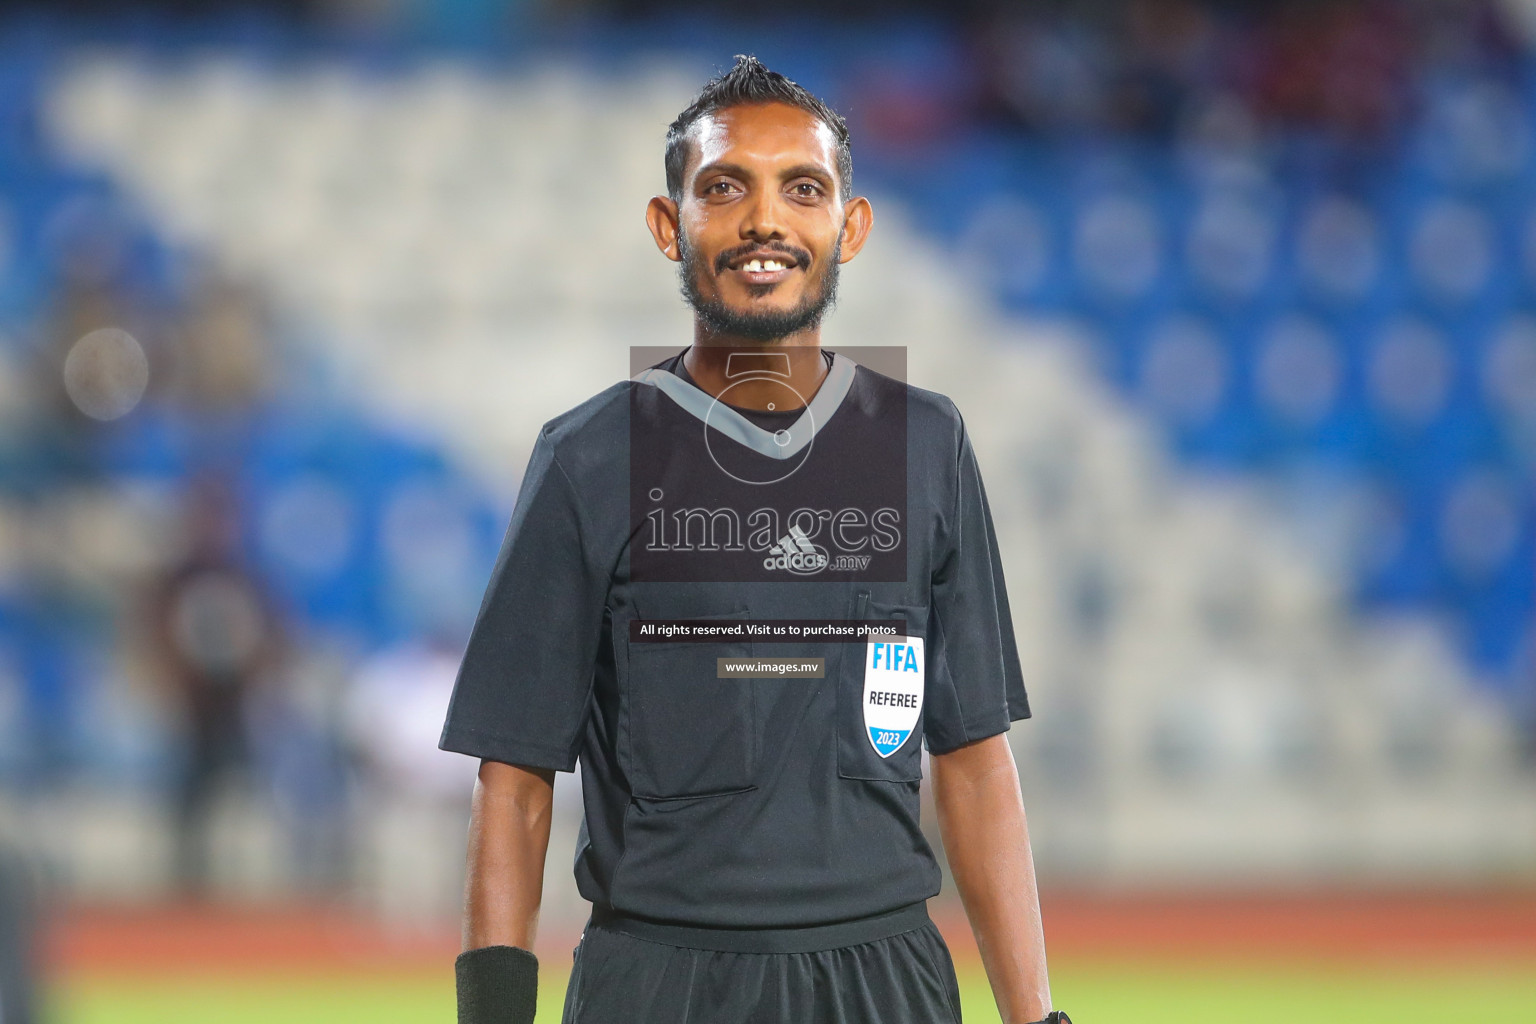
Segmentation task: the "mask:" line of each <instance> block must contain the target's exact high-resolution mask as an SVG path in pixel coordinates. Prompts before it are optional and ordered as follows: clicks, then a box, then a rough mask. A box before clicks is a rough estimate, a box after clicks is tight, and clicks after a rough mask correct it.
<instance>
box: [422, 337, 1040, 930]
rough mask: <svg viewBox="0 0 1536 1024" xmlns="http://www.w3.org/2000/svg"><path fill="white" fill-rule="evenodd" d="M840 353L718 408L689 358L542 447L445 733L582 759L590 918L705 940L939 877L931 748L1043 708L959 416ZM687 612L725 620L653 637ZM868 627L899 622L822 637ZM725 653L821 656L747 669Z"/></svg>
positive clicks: (837, 917) (456, 739) (512, 756)
mask: <svg viewBox="0 0 1536 1024" xmlns="http://www.w3.org/2000/svg"><path fill="white" fill-rule="evenodd" d="M824 354H825V355H826V357H827V359H828V364H829V365H828V371H827V375H826V377H825V379H824V380H823V382H822V384H821V385H820V388H819V390H818V391H817V392H816V393H815V395H814V396H812V397H811V398H810V401H809V403H808V404H806V405H805V406H804V408H800V407H799V404H798V403H795V404H793V405H791V406H790V407H788V408H785V409H780V410H777V411H775V412H773V413H757V412H752V411H748V410H743V409H737V408H735V407H732V406H731V405H730V404H729V392H727V393H726V394H724V395H722V396H721V400H719V401H717V400H715V399H714V398H712V397H711V396H709V395H708V394H707V393H705V392H703V391H702V390H700V389H699V388H697V387H696V386H695V385H694V384H693V383H691V382H690V381H689V380H688V379H687V377H686V374H683V373H681V357H680V356H679V357H674V358H673V359H670V360H668V361H666V362H664V363H662V364H660V365H658V366H656V367H653V368H651V369H650V370H647V371H644V372H642V373H641V374H639V375H638V376H637V377H636V378H635V379H633V380H630V381H625V382H622V383H619V384H616V385H614V386H613V387H610V388H608V389H607V390H605V391H603V392H602V393H601V394H599V395H597V396H596V397H594V398H592V399H590V400H589V401H587V402H585V403H583V404H582V405H580V406H578V407H577V408H575V409H573V410H572V411H570V412H568V413H566V414H564V415H562V416H559V417H557V418H556V419H554V420H552V421H550V422H549V423H548V424H547V425H546V426H545V427H544V429H543V430H542V431H541V432H540V435H539V437H538V440H537V443H536V444H535V447H534V452H533V456H532V459H531V460H530V462H529V465H528V469H527V472H526V475H525V476H524V478H523V482H522V488H521V491H520V493H519V496H518V500H517V505H516V508H515V511H514V512H513V515H512V521H511V524H510V526H509V527H508V530H507V534H506V538H505V540H504V542H503V544H502V548H501V552H500V555H499V557H498V559H497V562H496V566H495V569H494V572H493V575H492V579H491V582H490V585H489V587H488V589H487V591H486V594H485V598H484V601H483V603H482V605H481V608H480V613H479V616H478V618H477V620H476V623H475V627H474V631H473V633H472V635H471V638H470V641H469V645H468V649H467V651H466V653H465V656H464V660H463V664H462V667H461V668H460V671H459V676H458V681H457V684H456V686H455V689H454V694H453V699H452V702H451V704H450V707H449V711H448V717H447V722H446V725H445V726H444V729H443V733H442V739H441V742H440V746H441V747H442V748H443V749H446V750H455V751H460V752H462V753H465V754H470V755H473V756H476V757H483V758H490V759H493V760H497V761H504V762H508V763H512V764H519V765H527V766H533V767H542V768H552V769H557V770H560V771H571V770H574V768H575V767H576V765H577V763H578V762H579V763H580V765H581V771H582V783H583V798H584V801H585V820H584V822H583V824H582V829H581V833H580V837H579V839H578V844H577V854H576V863H575V871H576V878H577V882H578V886H579V888H580V891H581V893H582V895H583V896H584V897H585V898H587V899H588V900H590V901H591V902H592V903H593V904H594V906H595V908H596V913H597V914H598V915H599V916H601V915H608V916H610V917H613V916H619V917H623V918H625V919H628V920H637V921H649V922H656V923H657V924H658V926H661V925H672V926H681V927H687V928H693V929H699V930H700V932H699V934H701V935H705V934H708V933H707V931H706V930H708V929H802V928H812V929H814V928H816V927H818V926H826V927H829V928H830V927H834V926H838V927H840V926H841V925H842V924H845V923H847V922H858V921H860V920H863V919H880V918H882V917H886V916H889V915H899V914H901V913H903V912H904V911H905V910H908V909H910V908H913V907H914V906H919V907H920V905H921V904H922V902H923V901H924V900H926V899H927V898H928V897H931V896H933V895H935V894H936V893H937V892H938V891H939V886H940V872H939V869H938V866H937V863H936V861H935V859H934V855H933V852H932V850H931V849H930V848H929V846H928V843H927V842H926V840H925V839H924V837H923V834H922V831H921V829H920V828H919V822H918V787H919V782H920V779H921V777H922V771H921V749H920V748H921V745H922V744H926V745H927V747H928V749H929V750H930V751H932V752H934V753H943V752H945V751H949V750H953V749H954V748H956V747H959V746H961V745H963V744H966V743H969V742H972V741H974V740H978V739H981V738H983V737H987V736H991V735H995V734H997V733H1000V732H1003V731H1005V730H1006V729H1007V728H1008V727H1009V722H1010V721H1013V720H1017V719H1020V718H1025V717H1027V716H1028V715H1029V707H1028V702H1027V699H1026V697H1025V692H1024V685H1023V681H1022V678H1021V676H1020V671H1019V661H1018V653H1017V650H1016V648H1015V645H1014V639H1013V630H1012V626H1011V620H1010V616H1009V610H1008V599H1007V595H1006V592H1005V589H1004V586H1003V577H1002V570H1001V565H1000V562H999V560H998V554H997V544H996V538H995V534H994V531H993V526H992V520H991V514H990V512H989V510H988V507H987V500H986V495H985V493H984V491H983V488H982V482H981V476H980V474H979V472H978V469H977V466H976V461H975V456H974V454H973V453H972V450H971V445H970V442H969V440H968V439H967V437H966V432H965V426H964V424H963V422H962V421H961V418H960V415H959V413H958V412H957V411H956V409H955V406H954V405H953V403H951V402H950V401H949V400H948V399H947V398H945V397H943V396H941V395H938V394H935V393H933V392H929V391H923V390H921V389H919V388H915V387H911V386H908V385H906V384H903V383H901V382H899V381H896V380H893V379H891V378H889V377H885V376H883V375H881V374H878V373H875V372H873V371H871V370H869V369H867V368H865V367H862V366H859V365H857V364H855V363H854V362H852V361H851V360H850V359H848V358H847V357H846V356H843V355H834V354H831V353H824ZM679 621H685V622H688V623H692V624H694V625H696V626H704V627H710V626H719V627H723V629H724V631H725V633H724V636H725V638H724V639H717V640H711V641H710V642H697V641H694V640H677V639H672V638H669V637H668V636H667V635H665V634H660V635H658V632H657V631H656V628H655V627H657V626H658V625H665V624H667V623H676V622H679ZM864 621H867V622H873V623H889V624H893V626H894V628H888V629H887V631H886V632H885V633H872V634H868V635H857V634H854V635H852V636H850V635H849V634H848V632H846V631H844V632H839V633H831V632H827V631H829V630H832V629H834V624H836V623H844V624H846V623H850V622H864ZM786 623H794V624H799V625H798V627H797V628H800V629H803V630H821V631H820V632H802V633H798V634H789V635H786V633H787V629H785V628H783V624H786ZM818 623H820V624H822V625H820V626H817V625H816V624H818ZM774 624H780V631H779V632H778V633H776V634H763V633H760V632H750V631H747V630H746V628H745V627H746V626H748V625H751V626H753V627H756V628H757V629H759V630H761V629H768V630H772V629H774ZM647 630H650V632H647ZM727 658H729V659H737V660H738V663H739V662H740V661H746V662H748V663H751V662H752V660H753V659H760V658H761V659H786V658H787V659H796V658H800V659H805V660H806V662H809V663H814V662H815V660H816V659H820V661H821V674H820V675H819V676H816V675H814V674H810V675H801V676H795V677H788V676H785V677H775V676H773V675H771V674H769V675H757V676H754V677H747V678H734V677H730V676H729V675H728V674H727V672H726V669H725V668H723V667H722V663H721V659H727ZM759 667H760V666H759ZM856 934H857V928H855V929H854V930H853V931H852V932H848V933H847V935H850V936H853V935H856ZM872 934H873V933H872ZM700 945H701V946H702V948H710V947H709V946H708V945H707V944H704V943H703V942H702V941H701V943H700ZM715 948H727V949H728V948H731V947H730V946H728V945H727V946H724V947H719V946H717V947H715ZM781 951H783V952H794V950H789V949H787V948H786V949H784V950H781Z"/></svg>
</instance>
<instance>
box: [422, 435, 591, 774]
mask: <svg viewBox="0 0 1536 1024" xmlns="http://www.w3.org/2000/svg"><path fill="white" fill-rule="evenodd" d="M582 538H583V531H582V517H581V507H580V503H579V501H578V500H577V496H576V493H575V489H574V488H573V487H572V485H571V481H570V479H569V478H568V477H567V476H566V474H565V471H564V470H563V469H562V468H561V466H560V463H559V461H558V460H557V459H556V457H555V452H554V448H553V446H552V445H551V444H550V442H549V440H548V438H547V437H545V436H544V435H543V434H541V435H540V436H539V440H538V442H537V443H536V444H535V446H534V450H533V456H532V458H531V459H530V460H529V463H528V471H527V472H526V473H525V474H524V476H523V483H522V488H521V490H520V491H519V493H518V496H517V505H516V507H515V508H514V510H513V512H512V521H511V524H510V525H509V526H508V527H507V534H506V537H505V538H504V539H503V541H502V545H501V552H500V554H499V555H498V556H497V558H496V566H495V568H494V570H492V573H491V581H490V584H489V585H488V586H487V588H486V591H485V597H484V599H483V600H482V601H481V603H480V613H479V615H478V616H477V617H476V619H475V626H474V630H473V632H471V634H470V638H469V645H468V647H467V648H466V650H465V652H464V660H463V662H462V663H461V664H460V666H459V674H458V679H457V681H456V682H455V683H454V688H453V697H452V700H451V701H450V702H449V705H448V719H447V722H446V723H445V724H444V726H443V733H442V738H441V739H440V740H439V741H438V746H439V747H441V748H442V749H444V750H454V751H458V752H459V753H463V754H469V755H471V756H474V757H482V758H489V759H491V760H493V761H505V762H507V763H509V764H519V765H526V766H529V767H535V768H552V769H555V770H558V771H571V770H573V769H574V768H575V766H576V756H577V753H578V751H579V748H580V744H581V739H582V735H583V731H584V726H585V723H586V715H587V706H588V701H589V699H590V696H591V691H592V674H593V670H594V667H595V664H596V660H597V650H598V644H599V641H600V637H601V632H602V622H603V606H604V603H605V601H606V598H607V590H608V574H607V573H606V572H603V573H599V572H598V571H596V570H595V569H594V567H593V566H592V565H591V564H590V561H589V559H588V557H587V551H586V550H585V547H584V545H583V541H582Z"/></svg>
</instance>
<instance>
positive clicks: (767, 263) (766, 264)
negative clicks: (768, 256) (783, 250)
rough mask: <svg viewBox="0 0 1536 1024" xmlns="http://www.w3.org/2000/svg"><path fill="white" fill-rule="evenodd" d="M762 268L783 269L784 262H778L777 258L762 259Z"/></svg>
mask: <svg viewBox="0 0 1536 1024" xmlns="http://www.w3.org/2000/svg"><path fill="white" fill-rule="evenodd" d="M763 269H764V270H783V269H784V264H782V263H780V262H779V261H778V260H764V261H763Z"/></svg>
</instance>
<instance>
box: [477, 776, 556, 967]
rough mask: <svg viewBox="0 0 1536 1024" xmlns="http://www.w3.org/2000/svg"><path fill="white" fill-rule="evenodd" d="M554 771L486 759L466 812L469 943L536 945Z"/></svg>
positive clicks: (522, 947)
mask: <svg viewBox="0 0 1536 1024" xmlns="http://www.w3.org/2000/svg"><path fill="white" fill-rule="evenodd" d="M554 792H555V773H554V772H552V771H550V770H548V769H546V768H523V767H520V766H518V765H511V764H502V763H501V762H500V761H488V760H482V761H481V762H480V776H479V778H478V779H476V780H475V795H474V802H473V804H472V805H471V809H470V818H469V860H468V865H467V871H466V875H465V881H464V949H465V950H471V949H480V948H481V947H484V946H517V947H519V948H521V949H527V950H532V949H533V937H534V933H535V932H536V931H537V930H538V924H539V902H540V900H541V899H542V897H543V893H544V854H545V852H546V851H547V850H548V849H549V820H550V806H551V804H552V803H553V802H554Z"/></svg>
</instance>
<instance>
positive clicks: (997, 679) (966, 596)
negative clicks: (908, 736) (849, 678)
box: [923, 426, 1029, 754]
mask: <svg viewBox="0 0 1536 1024" xmlns="http://www.w3.org/2000/svg"><path fill="white" fill-rule="evenodd" d="M955 474H956V476H955V496H954V506H953V508H951V509H949V510H947V511H946V512H945V513H944V515H942V516H941V517H940V523H941V525H940V533H939V537H938V549H937V551H936V555H935V560H934V569H933V578H932V580H931V581H930V586H931V589H930V601H931V606H930V630H929V632H930V637H931V640H930V644H931V646H932V649H931V650H930V652H929V655H928V664H929V671H930V672H931V673H932V676H933V678H932V680H931V681H930V692H929V696H928V698H927V699H926V700H925V701H924V708H923V732H924V734H925V735H926V737H927V742H928V749H929V750H930V751H932V752H933V753H936V754H942V753H945V752H947V751H950V750H954V749H955V748H956V747H962V746H964V745H965V744H967V743H972V742H975V741H976V740H979V739H985V738H986V737H988V736H994V735H996V734H998V733H1000V732H1005V731H1007V729H1008V725H1009V723H1010V722H1014V721H1017V720H1019V719H1022V718H1028V717H1029V698H1028V696H1027V695H1026V694H1025V692H1024V676H1023V672H1022V671H1021V669H1020V667H1019V649H1018V645H1017V643H1016V641H1015V640H1014V635H1013V615H1012V612H1011V611H1010V609H1009V607H1008V591H1007V587H1006V586H1005V584H1004V582H1003V564H1002V559H1001V557H1000V556H999V553H998V549H997V531H996V529H995V528H994V527H993V525H992V510H991V508H990V507H989V506H988V504H987V494H986V490H985V488H984V487H983V486H982V482H981V470H980V469H979V468H978V466H977V465H976V454H975V452H974V451H973V450H972V449H971V442H970V438H969V437H968V436H967V435H966V433H965V430H964V427H963V426H962V427H961V431H960V451H959V455H958V458H957V463H956V467H955Z"/></svg>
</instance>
